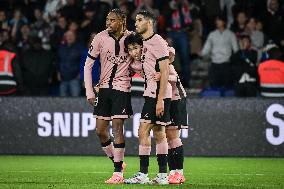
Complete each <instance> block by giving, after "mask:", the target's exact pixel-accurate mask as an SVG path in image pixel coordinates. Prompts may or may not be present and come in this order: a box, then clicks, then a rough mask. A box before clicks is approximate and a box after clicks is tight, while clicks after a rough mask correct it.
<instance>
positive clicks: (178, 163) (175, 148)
mask: <svg viewBox="0 0 284 189" xmlns="http://www.w3.org/2000/svg"><path fill="white" fill-rule="evenodd" d="M168 144H169V147H170V148H171V154H169V160H168V161H169V167H170V164H172V165H171V166H172V169H171V168H170V170H176V169H183V145H182V142H181V139H180V138H175V139H173V140H170V141H168ZM171 161H172V163H170V162H171Z"/></svg>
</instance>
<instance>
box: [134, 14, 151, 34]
mask: <svg viewBox="0 0 284 189" xmlns="http://www.w3.org/2000/svg"><path fill="white" fill-rule="evenodd" d="M148 24H149V20H148V19H145V17H144V16H142V15H140V14H138V15H137V16H136V20H135V27H136V32H137V33H139V34H143V33H145V32H146V31H147V30H148Z"/></svg>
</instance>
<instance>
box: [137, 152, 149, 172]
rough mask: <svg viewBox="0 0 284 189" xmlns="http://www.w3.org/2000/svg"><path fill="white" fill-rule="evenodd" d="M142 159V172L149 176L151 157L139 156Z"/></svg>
mask: <svg viewBox="0 0 284 189" xmlns="http://www.w3.org/2000/svg"><path fill="white" fill-rule="evenodd" d="M139 158H140V172H141V173H144V174H148V168H149V159H150V156H149V155H139Z"/></svg>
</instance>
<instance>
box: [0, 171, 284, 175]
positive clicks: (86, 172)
mask: <svg viewBox="0 0 284 189" xmlns="http://www.w3.org/2000/svg"><path fill="white" fill-rule="evenodd" d="M3 172H9V173H45V172H47V173H55V172H57V173H82V174H107V173H112V172H111V171H81V172H78V171H53V170H47V171H43V170H16V171H2V173H3ZM0 173H1V172H0ZM153 174H154V173H153ZM150 175H151V174H150ZM184 175H212V176H214V175H225V176H265V175H270V174H263V173H217V174H216V173H196V174H193V173H184ZM277 175H284V174H279V173H278V174H277Z"/></svg>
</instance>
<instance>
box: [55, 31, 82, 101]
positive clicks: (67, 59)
mask: <svg viewBox="0 0 284 189" xmlns="http://www.w3.org/2000/svg"><path fill="white" fill-rule="evenodd" d="M64 38H65V40H66V44H62V45H61V46H60V48H59V49H58V56H59V62H58V67H59V73H58V80H59V81H61V83H60V89H59V91H60V96H79V95H80V92H81V85H80V81H79V74H80V61H81V58H82V56H83V52H84V47H83V46H82V45H81V44H80V43H79V42H77V41H76V34H75V33H74V32H73V31H67V32H66V33H65V34H64Z"/></svg>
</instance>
